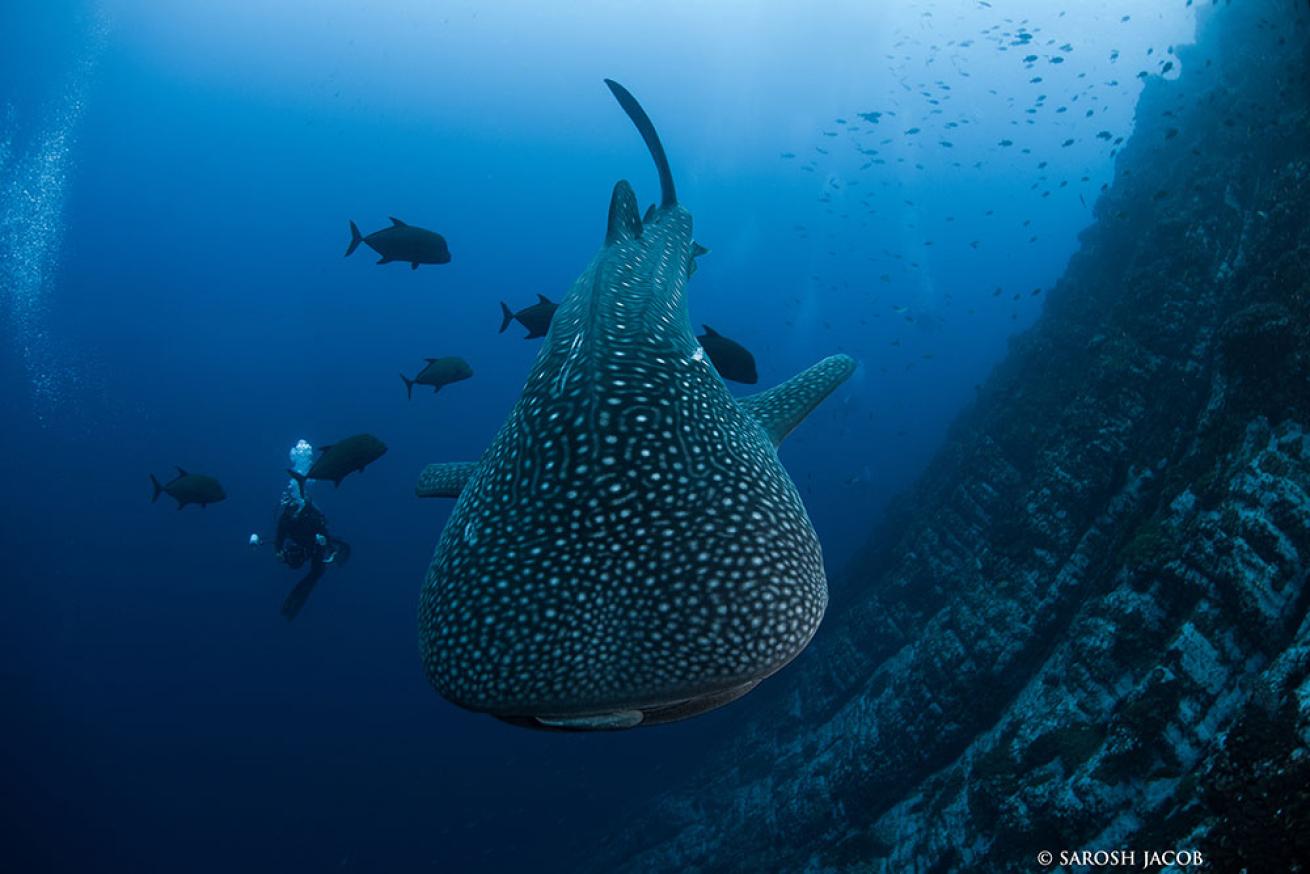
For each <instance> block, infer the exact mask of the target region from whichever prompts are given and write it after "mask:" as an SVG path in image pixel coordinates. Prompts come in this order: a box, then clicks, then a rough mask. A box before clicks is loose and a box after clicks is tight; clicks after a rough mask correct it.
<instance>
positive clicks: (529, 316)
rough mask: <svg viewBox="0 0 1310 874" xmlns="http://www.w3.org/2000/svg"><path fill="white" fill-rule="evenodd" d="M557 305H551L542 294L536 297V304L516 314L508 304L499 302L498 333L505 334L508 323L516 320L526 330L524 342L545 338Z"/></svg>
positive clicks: (548, 299)
mask: <svg viewBox="0 0 1310 874" xmlns="http://www.w3.org/2000/svg"><path fill="white" fill-rule="evenodd" d="M558 308H559V304H557V303H552V302H551V300H550V298H548V297H546V295H544V294H539V295H537V302H536V303H534V304H533V305H532V306H527V307H524V308H523V309H521V310H519V311H518V312H514V311H513V310H511V309H510V308H509V304H507V303H505V302H504V301H503V300H502V301H501V302H500V315H501V319H500V333H502V334H503V333H505V331H506V329H508V328H509V326H510V323H511V322H513V321H514V320H515V319H518V322H519V324H520V325H522V326H523V327H525V328H527V329H528V333H527V336H525V337H524V338H523V339H524V340H535V339H536V338H537V337H544V336H546V332H547V331H548V330H550V321H551V319H553V318H555V310H556V309H558Z"/></svg>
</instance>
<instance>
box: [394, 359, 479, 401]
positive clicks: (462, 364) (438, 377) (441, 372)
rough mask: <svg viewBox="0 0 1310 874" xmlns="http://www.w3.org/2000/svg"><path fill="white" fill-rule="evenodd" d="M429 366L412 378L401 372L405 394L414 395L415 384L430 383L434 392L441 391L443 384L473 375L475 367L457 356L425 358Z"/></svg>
mask: <svg viewBox="0 0 1310 874" xmlns="http://www.w3.org/2000/svg"><path fill="white" fill-rule="evenodd" d="M423 360H424V361H426V362H427V366H426V367H424V368H423V369H422V370H420V371H419V372H418V376H416V377H414V378H413V379H410V378H409V377H407V376H405V374H403V373H402V374H401V375H400V378H401V379H403V380H404V381H405V394H406V395H408V396H409V397H411V398H412V397H414V386H416V385H430V386H432V390H433V392H434V393H435V392H439V391H441V387H442V386H443V385H450V384H451V383H452V382H459V381H460V380H462V379H468V378H469V377H471V376H472V375H473V368H472V367H469V364H468V362H467V361H465V360H464V359H463V358H459V357H457V356H454V355H452V356H450V357H448V358H424V359H423Z"/></svg>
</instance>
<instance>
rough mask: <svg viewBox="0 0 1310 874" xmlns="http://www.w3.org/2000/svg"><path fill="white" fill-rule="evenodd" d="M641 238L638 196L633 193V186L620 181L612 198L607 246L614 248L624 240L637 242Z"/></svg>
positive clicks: (625, 181) (606, 231)
mask: <svg viewBox="0 0 1310 874" xmlns="http://www.w3.org/2000/svg"><path fill="white" fill-rule="evenodd" d="M640 236H641V216H639V215H638V214H637V195H635V194H633V193H632V186H631V185H629V184H628V183H627V180H624V179H620V180H619V181H618V182H616V183H614V193H613V194H612V195H611V196H610V217H609V226H608V227H607V228H606V229H605V245H606V246H612V245H614V244H615V243H621V242H623V241H624V240H635V239H637V238H638V237H640Z"/></svg>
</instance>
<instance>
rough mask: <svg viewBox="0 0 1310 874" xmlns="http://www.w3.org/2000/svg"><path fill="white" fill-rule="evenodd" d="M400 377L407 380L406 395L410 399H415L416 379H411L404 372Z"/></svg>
mask: <svg viewBox="0 0 1310 874" xmlns="http://www.w3.org/2000/svg"><path fill="white" fill-rule="evenodd" d="M400 378H401V379H403V380H404V381H405V397H407V398H409V399H410V400H413V399H414V380H412V379H410V378H409V377H408V376H406V375H405V374H403V373H402V374H401V375H400Z"/></svg>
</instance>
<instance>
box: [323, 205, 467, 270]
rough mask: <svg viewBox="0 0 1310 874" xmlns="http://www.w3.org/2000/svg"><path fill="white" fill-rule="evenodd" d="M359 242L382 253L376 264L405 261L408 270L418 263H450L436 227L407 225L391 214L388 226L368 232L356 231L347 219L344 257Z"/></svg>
mask: <svg viewBox="0 0 1310 874" xmlns="http://www.w3.org/2000/svg"><path fill="white" fill-rule="evenodd" d="M360 243H363V244H364V245H366V246H368V247H369V248H370V249H372V250H373V251H374V252H377V253H378V254H379V255H381V256H382V257H381V258H379V259H378V263H379V264H390V263H391V262H392V261H408V262H409V267H410V269H411V270H417V269H418V266H419V265H420V264H448V263H450V248H449V247H448V246H447V245H446V238H445V237H443V236H441V234H438V233H437V232H436V231H429V230H427V229H426V228H419V227H415V226H414V225H407V224H405V223H404V222H402V221H401V220H400V219H398V218H396V217H394V216H392V217H391V227H389V228H383V229H382V230H380V231H374V232H373V233H371V234H369V235H368V236H363V235H362V234H360V232H359V227H358V226H357V225H356V224H355V223H354V222H353V221H352V222H351V223H350V245H349V246H347V247H346V257H350V255H352V254H353V253H354V251H355V250H356V249H358V248H359V244H360Z"/></svg>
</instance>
